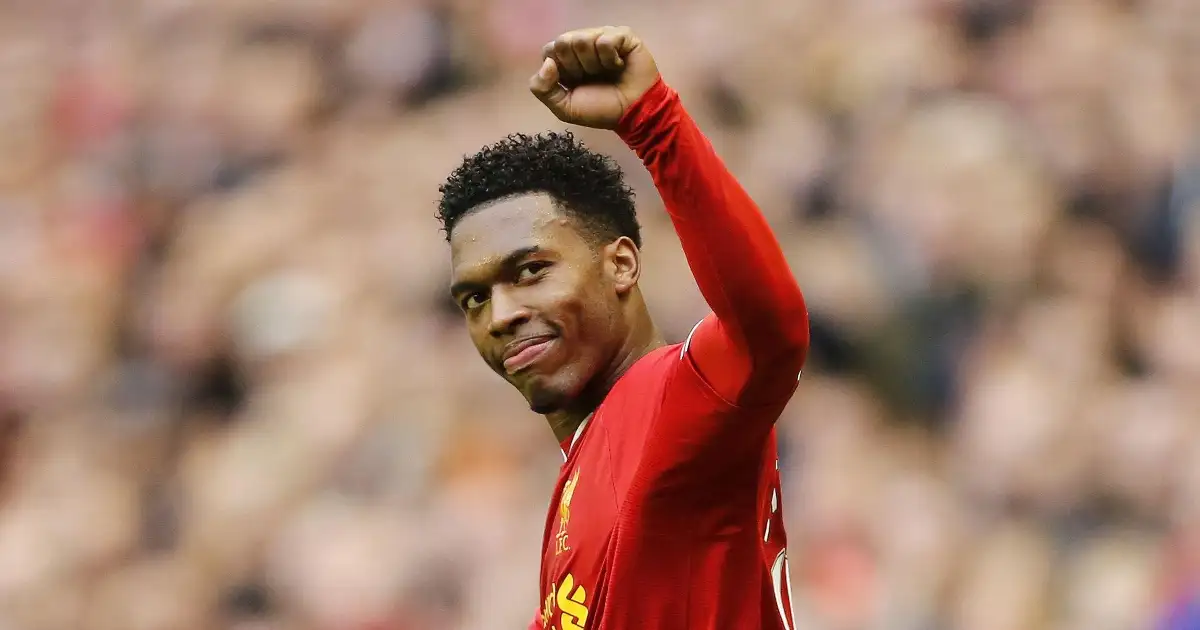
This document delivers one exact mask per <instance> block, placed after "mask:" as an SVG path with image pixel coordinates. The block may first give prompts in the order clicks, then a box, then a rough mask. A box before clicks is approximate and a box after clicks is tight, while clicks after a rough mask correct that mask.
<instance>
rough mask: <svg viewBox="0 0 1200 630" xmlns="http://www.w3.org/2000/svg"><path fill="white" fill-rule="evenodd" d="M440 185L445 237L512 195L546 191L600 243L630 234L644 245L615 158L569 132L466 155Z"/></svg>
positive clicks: (516, 139)
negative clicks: (477, 211) (469, 217)
mask: <svg viewBox="0 0 1200 630" xmlns="http://www.w3.org/2000/svg"><path fill="white" fill-rule="evenodd" d="M438 190H439V191H440V192H441V193H442V198H441V201H440V202H439V203H438V219H439V220H440V221H441V222H442V230H443V231H444V232H445V233H446V240H447V241H449V240H450V236H451V233H452V232H453V231H454V226H455V225H457V224H458V222H459V220H461V219H462V218H463V217H464V216H466V215H468V214H470V213H471V212H472V211H473V210H475V209H476V208H479V207H480V206H481V205H484V204H487V203H491V202H493V201H497V200H500V199H504V198H507V197H512V196H514V195H521V194H525V193H546V194H548V195H550V197H551V198H552V199H554V201H555V202H556V203H557V204H558V206H559V207H560V208H561V209H562V210H563V212H564V213H566V214H567V215H569V216H571V217H572V218H573V219H575V220H577V221H579V223H580V225H581V227H583V228H584V230H585V231H586V232H587V236H590V237H591V238H592V239H593V241H594V242H596V243H607V242H612V241H613V240H615V239H617V238H619V237H621V236H627V237H629V238H630V240H632V241H633V242H634V244H636V245H637V246H638V247H641V246H642V236H641V228H640V227H639V226H638V222H637V211H636V209H635V207H634V202H633V189H631V188H630V187H629V186H628V185H627V184H626V183H625V178H624V175H623V174H622V173H621V168H620V167H619V166H617V164H616V162H614V161H613V160H612V158H610V157H608V156H605V155H601V154H599V153H595V152H593V151H592V150H590V149H588V148H587V147H586V146H584V145H583V143H582V142H580V141H579V140H577V139H576V138H575V136H574V135H572V134H571V132H569V131H564V132H547V133H541V134H538V135H535V136H530V135H526V134H522V133H516V134H511V135H509V136H507V137H505V138H504V139H502V140H500V141H499V142H497V143H495V144H492V145H490V146H487V147H484V148H483V149H480V150H479V152H477V153H475V154H474V155H471V156H467V157H466V158H465V159H464V160H463V162H462V164H461V165H459V166H458V168H456V169H454V172H452V173H451V174H450V176H449V177H447V178H446V181H445V183H443V184H442V185H441V186H440V187H439V188H438Z"/></svg>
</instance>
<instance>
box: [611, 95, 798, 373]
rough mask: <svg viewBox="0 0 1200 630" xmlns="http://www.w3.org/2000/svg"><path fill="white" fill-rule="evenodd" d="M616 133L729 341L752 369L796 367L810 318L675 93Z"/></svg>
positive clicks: (740, 193) (769, 241)
mask: <svg viewBox="0 0 1200 630" xmlns="http://www.w3.org/2000/svg"><path fill="white" fill-rule="evenodd" d="M618 133H620V135H621V137H622V139H623V140H625V142H626V143H627V144H628V145H629V146H630V147H631V148H632V149H633V150H634V151H635V152H636V153H637V154H638V156H639V157H640V158H641V159H642V161H643V163H644V164H645V165H646V168H647V170H649V172H650V174H651V176H652V177H653V178H654V183H655V186H656V187H657V188H658V191H659V194H660V195H661V196H662V199H663V202H664V204H665V205H666V209H667V212H668V213H669V214H670V216H671V221H672V223H673V224H674V226H675V230H676V232H677V233H678V234H679V239H680V242H681V244H682V246H683V251H684V254H685V255H686V256H687V260H688V265H689V266H690V267H691V269H692V273H693V274H694V275H695V277H696V282H697V284H698V285H699V287H700V291H701V293H702V294H703V295H704V298H705V300H706V301H707V302H708V305H709V306H710V307H711V308H712V310H713V314H714V315H715V316H716V318H717V320H718V322H719V326H720V328H721V330H722V331H723V332H724V334H725V335H727V336H728V337H729V340H730V342H731V343H732V344H734V345H735V346H736V347H737V348H738V349H740V350H742V351H743V352H744V353H745V354H746V355H747V356H748V358H749V359H750V361H751V362H752V363H753V364H756V365H761V364H763V363H768V362H775V361H778V360H780V359H781V358H782V357H786V356H791V357H796V355H799V360H800V361H802V360H803V355H804V353H805V352H806V351H807V348H808V317H807V311H806V309H805V305H804V298H803V295H802V294H801V292H800V287H799V286H798V285H797V284H796V280H795V278H794V277H793V276H792V273H791V270H790V269H789V268H788V264H787V260H786V258H785V257H784V254H783V250H782V249H781V248H780V246H779V242H778V240H777V239H776V238H775V235H774V233H773V232H772V231H771V228H770V226H769V225H768V224H767V221H766V218H765V217H763V215H762V213H761V212H760V211H759V209H758V207H757V206H756V205H755V203H754V201H753V200H752V199H751V198H750V196H749V195H748V194H747V193H746V191H745V190H744V189H743V188H742V186H741V185H740V184H739V183H738V181H737V180H736V179H735V178H734V177H733V175H732V174H731V173H730V172H729V171H728V169H726V168H725V165H724V163H723V162H722V161H721V159H720V157H719V156H718V155H717V154H716V152H715V151H714V150H713V148H712V145H711V144H710V143H709V142H708V139H707V138H705V136H704V134H703V133H702V132H701V131H700V129H699V127H697V126H696V123H695V122H694V121H693V120H692V118H691V117H690V116H689V115H688V113H687V112H686V111H685V110H684V108H683V106H682V104H681V103H680V101H679V97H678V95H677V94H676V93H675V92H674V91H673V90H672V89H671V88H670V87H669V86H667V85H666V84H665V83H663V82H662V81H661V80H660V81H659V83H658V84H656V85H655V86H654V87H653V88H652V89H651V90H650V91H649V92H647V93H646V94H645V95H644V96H643V97H642V98H641V99H640V100H639V101H638V102H637V103H636V104H635V105H634V106H633V107H631V108H630V110H629V111H628V112H627V113H626V114H625V116H624V117H623V118H622V120H621V124H620V126H619V127H618ZM793 378H794V376H793Z"/></svg>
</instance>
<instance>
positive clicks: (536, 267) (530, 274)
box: [517, 260, 550, 283]
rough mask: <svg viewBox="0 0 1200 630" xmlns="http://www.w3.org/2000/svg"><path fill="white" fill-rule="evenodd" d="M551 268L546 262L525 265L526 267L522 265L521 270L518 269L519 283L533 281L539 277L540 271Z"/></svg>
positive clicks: (540, 261)
mask: <svg viewBox="0 0 1200 630" xmlns="http://www.w3.org/2000/svg"><path fill="white" fill-rule="evenodd" d="M549 266H550V263H548V262H546V261H544V260H539V261H534V262H529V263H525V264H524V265H521V267H520V269H517V282H518V283H520V282H528V281H530V280H533V279H534V278H536V277H537V275H538V272H539V271H541V270H543V269H545V268H546V267H549Z"/></svg>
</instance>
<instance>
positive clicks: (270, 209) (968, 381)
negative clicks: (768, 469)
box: [0, 0, 1200, 630]
mask: <svg viewBox="0 0 1200 630" xmlns="http://www.w3.org/2000/svg"><path fill="white" fill-rule="evenodd" d="M605 23H618V24H628V25H631V26H633V27H634V28H635V29H636V30H637V31H638V32H639V33H641V34H642V35H643V36H644V38H645V39H646V40H647V41H648V43H649V45H650V46H651V49H652V50H653V51H655V53H656V56H657V57H658V59H659V61H660V65H661V66H662V69H663V71H664V73H665V74H666V75H667V76H668V78H669V80H670V81H671V83H673V84H674V85H675V86H676V87H677V88H678V89H679V91H680V92H681V93H682V94H683V96H684V99H685V103H686V104H687V105H688V106H689V108H690V109H691V111H692V112H693V114H694V116H695V117H696V118H697V119H698V120H699V121H700V123H701V125H702V126H703V128H704V129H705V130H706V131H707V132H708V133H709V135H710V137H711V139H712V141H713V143H714V144H715V145H716V146H717V148H718V150H719V151H720V152H721V153H722V155H723V156H724V157H725V158H726V160H727V162H728V165H729V167H730V168H731V169H732V170H733V171H734V172H735V173H736V174H737V175H738V177H739V178H741V180H742V181H743V182H744V184H745V186H746V187H747V188H748V189H749V190H750V191H751V192H752V193H753V194H754V196H755V197H756V199H757V200H758V201H759V202H760V204H761V205H762V207H763V210H764V212H766V213H767V214H768V215H769V217H770V219H771V222H772V223H773V224H774V225H775V227H776V229H777V231H778V234H779V237H780V239H781V241H782V242H783V244H784V247H785V248H786V250H787V252H788V255H789V257H790V260H791V261H792V263H793V266H794V270H795V273H796V275H797V277H798V278H799V279H800V281H801V284H802V285H803V287H804V289H805V290H806V293H807V296H808V299H809V303H810V305H811V310H812V323H813V334H814V349H813V353H812V358H811V361H810V364H809V366H808V369H807V370H806V375H805V377H804V379H803V382H802V383H801V386H800V388H799V391H798V393H797V394H796V396H795V398H794V400H793V403H792V404H791V406H790V407H789V408H788V410H787V412H786V413H785V415H784V417H783V419H782V420H781V421H780V425H779V427H780V432H781V442H782V449H783V469H784V475H785V479H784V485H785V489H786V494H787V498H786V503H785V505H786V512H787V514H788V523H789V528H788V529H789V533H790V536H791V568H792V573H793V577H792V585H793V590H794V600H795V603H796V618H797V624H798V626H799V627H800V628H803V629H805V630H1142V629H1146V630H1185V629H1190V628H1196V627H1198V626H1197V625H1196V624H1197V618H1198V616H1200V599H1198V598H1197V595H1198V594H1200V590H1197V588H1198V587H1200V583H1198V582H1197V578H1200V212H1198V210H1200V133H1198V132H1200V2H1196V1H1195V0H1123V1H1118V0H1044V1H1042V2H1033V1H1021V0H740V1H739V2H729V1H725V0H687V1H684V0H654V1H646V2H637V1H634V0H609V1H606V2H585V1H584V0H445V1H438V0H427V1H426V0H291V1H284V0H76V1H73V2H72V1H66V0H41V1H38V2H33V1H29V0H5V1H4V2H0V427H2V432H0V433H2V435H3V439H2V440H0V442H2V444H3V446H2V454H0V464H2V465H0V628H3V629H4V630H60V629H61V630H77V629H82V630H91V629H96V630H204V629H224V628H228V629H231V630H309V629H311V630H441V629H455V628H472V629H475V630H490V629H497V630H503V629H513V628H524V627H525V625H526V624H527V623H528V621H529V619H531V618H532V616H533V613H534V610H535V609H536V607H537V593H536V572H537V560H538V547H539V545H540V541H541V532H542V526H543V523H544V518H545V509H546V504H547V499H548V496H549V494H550V491H551V489H552V485H553V480H554V475H555V473H556V470H557V466H558V465H559V463H560V462H561V459H560V458H561V455H560V454H559V452H558V450H557V449H556V445H555V443H554V439H553V438H552V436H551V434H550V432H549V430H548V429H547V428H546V426H545V425H544V423H543V422H542V421H541V419H540V418H538V417H536V416H534V415H532V414H531V413H530V412H529V411H528V410H527V409H526V408H525V407H524V405H523V404H522V401H521V400H520V398H519V396H518V395H517V394H516V393H515V392H512V391H510V390H509V389H508V387H507V386H506V385H505V384H503V383H502V382H500V380H499V379H497V378H495V377H494V375H492V374H491V373H490V372H488V371H487V369H486V368H485V367H484V366H483V364H482V363H481V362H480V361H479V360H478V358H477V356H476V355H475V353H474V350H473V349H472V347H471V346H470V344H469V343H468V340H467V337H466V334H465V332H464V330H463V326H462V324H461V322H460V316H459V315H458V314H457V313H456V311H455V310H454V308H453V305H452V304H450V303H449V300H448V299H447V297H446V295H445V294H446V291H445V287H446V282H447V254H448V252H447V249H446V247H445V243H444V241H443V237H442V235H441V234H440V233H439V231H438V225H437V223H436V221H435V219H434V205H435V203H436V199H437V185H438V184H439V183H440V181H441V179H442V178H443V177H444V176H445V175H446V174H447V173H448V172H449V170H450V169H452V168H453V167H454V166H455V165H456V164H457V162H458V160H459V159H461V157H462V156H463V155H464V154H466V153H470V152H473V151H474V150H475V149H477V148H479V147H480V146H482V145H484V144H486V143H489V142H491V141H494V140H496V139H498V138H499V137H501V136H503V135H504V134H507V133H509V132H514V131H540V130H544V129H555V128H559V127H560V125H559V124H558V123H557V121H555V120H553V119H552V118H551V117H550V115H549V114H548V113H546V112H545V111H544V110H543V109H542V108H541V107H540V105H539V104H538V103H537V102H536V101H535V100H534V99H533V98H532V97H530V96H529V95H528V93H527V92H526V89H525V85H526V80H527V77H528V76H529V75H530V74H531V73H532V72H533V71H534V69H536V67H537V61H538V59H537V51H538V50H539V48H540V45H541V44H542V43H543V42H545V41H547V40H549V39H551V38H552V37H553V36H554V35H556V34H558V33H559V32H561V31H564V30H568V29H571V28H576V27H579V26H584V25H594V24H605ZM579 135H580V136H581V137H582V138H584V139H585V141H587V142H588V143H589V145H590V146H592V147H593V148H595V149H597V150H601V151H605V152H610V153H612V154H613V155H614V156H615V157H616V158H617V159H618V160H619V161H620V163H621V164H622V165H623V166H624V167H625V168H626V169H627V173H628V176H629V178H630V179H631V181H632V182H633V183H634V185H635V186H636V188H637V190H638V192H639V193H640V194H639V204H640V209H641V212H642V215H641V217H642V222H643V224H644V228H645V231H646V235H647V239H646V240H647V246H646V248H645V256H646V260H647V266H648V272H647V277H646V278H645V281H644V282H645V285H646V290H647V292H648V294H649V296H650V301H651V306H652V308H653V311H654V314H655V316H656V317H657V319H658V321H659V323H660V325H661V326H662V327H663V328H664V330H665V331H666V332H667V333H668V335H669V336H670V337H671V339H673V340H679V339H680V338H681V337H682V336H684V335H685V334H686V332H687V331H688V330H689V329H690V328H691V326H692V324H693V323H694V322H695V321H696V320H697V319H699V318H700V317H702V316H703V315H704V313H705V310H706V309H705V306H704V304H703V302H702V300H701V299H700V297H699V295H698V293H697V291H696V290H695V288H694V286H693V284H692V282H691V281H690V275H689V273H688V270H687V267H686V263H685V261H684V259H683V257H682V255H681V252H680V249H679V246H678V244H677V242H676V241H675V239H674V236H673V234H672V232H671V230H670V225H669V223H668V222H667V221H666V220H665V219H664V215H663V213H662V212H661V207H660V202H659V201H658V199H657V197H656V196H655V194H654V191H653V188H652V186H651V185H650V182H649V179H648V176H647V175H646V173H645V172H644V171H643V170H642V169H641V167H640V165H639V164H638V163H637V161H636V159H635V158H633V156H632V155H631V154H630V153H629V152H628V151H627V150H625V149H624V147H623V146H621V145H620V143H619V141H617V140H616V139H615V138H614V137H612V136H611V135H609V134H605V133H599V132H596V133H592V132H580V133H579Z"/></svg>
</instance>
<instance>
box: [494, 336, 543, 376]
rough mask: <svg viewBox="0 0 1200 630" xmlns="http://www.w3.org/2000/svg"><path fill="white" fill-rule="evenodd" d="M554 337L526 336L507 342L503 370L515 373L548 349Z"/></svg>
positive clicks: (529, 364)
mask: <svg viewBox="0 0 1200 630" xmlns="http://www.w3.org/2000/svg"><path fill="white" fill-rule="evenodd" d="M554 340H555V338H554V337H549V336H539V337H527V338H525V339H520V340H518V341H514V342H512V343H510V344H508V347H506V348H505V349H504V370H505V371H506V372H508V373H509V374H515V373H517V372H519V371H521V370H523V369H525V368H527V367H529V366H531V365H533V364H534V363H535V362H537V360H538V359H540V358H541V357H542V355H544V354H545V353H546V351H547V350H549V349H550V347H551V345H552V344H553V343H554Z"/></svg>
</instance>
